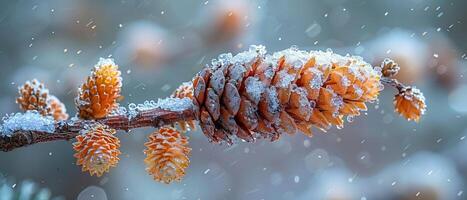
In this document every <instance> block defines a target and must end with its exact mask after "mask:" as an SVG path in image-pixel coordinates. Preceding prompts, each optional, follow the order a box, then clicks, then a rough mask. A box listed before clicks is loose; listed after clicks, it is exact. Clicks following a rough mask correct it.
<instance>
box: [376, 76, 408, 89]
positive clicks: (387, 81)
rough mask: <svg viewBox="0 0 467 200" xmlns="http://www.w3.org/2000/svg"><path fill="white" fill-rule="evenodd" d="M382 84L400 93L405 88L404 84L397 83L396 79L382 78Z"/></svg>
mask: <svg viewBox="0 0 467 200" xmlns="http://www.w3.org/2000/svg"><path fill="white" fill-rule="evenodd" d="M381 83H383V84H385V85H388V86H391V87H394V88H396V89H397V90H398V91H400V90H401V89H402V88H404V87H405V85H404V84H402V83H401V82H399V81H397V80H396V79H393V78H388V77H382V78H381Z"/></svg>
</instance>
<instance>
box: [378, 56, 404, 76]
mask: <svg viewBox="0 0 467 200" xmlns="http://www.w3.org/2000/svg"><path fill="white" fill-rule="evenodd" d="M381 69H382V73H383V76H384V77H394V76H396V75H397V73H398V72H399V70H400V69H401V68H400V67H399V64H397V63H396V62H394V61H393V60H391V59H389V58H386V59H384V61H383V62H382V63H381Z"/></svg>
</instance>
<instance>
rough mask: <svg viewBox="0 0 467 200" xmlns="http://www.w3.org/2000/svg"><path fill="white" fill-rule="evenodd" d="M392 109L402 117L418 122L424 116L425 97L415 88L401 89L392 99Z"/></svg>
mask: <svg viewBox="0 0 467 200" xmlns="http://www.w3.org/2000/svg"><path fill="white" fill-rule="evenodd" d="M394 107H395V111H396V112H398V113H399V114H400V115H402V116H403V117H405V118H407V119H408V120H414V121H416V122H418V121H419V120H420V117H421V116H422V115H423V114H425V110H426V104H425V97H424V96H423V93H422V92H420V90H419V89H417V88H415V87H403V88H402V89H400V91H399V93H398V94H396V96H395V97H394Z"/></svg>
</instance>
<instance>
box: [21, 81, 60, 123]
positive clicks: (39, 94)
mask: <svg viewBox="0 0 467 200" xmlns="http://www.w3.org/2000/svg"><path fill="white" fill-rule="evenodd" d="M18 93H19V97H18V98H17V99H16V103H17V104H19V107H20V108H21V110H23V111H28V110H36V111H38V112H39V113H40V114H41V115H43V116H53V117H54V119H55V120H65V119H68V114H67V113H66V108H65V105H64V104H63V103H62V102H60V100H59V99H58V98H57V97H55V96H53V95H50V94H49V90H48V89H47V88H46V87H45V86H44V84H42V83H41V82H39V81H38V80H36V79H34V80H32V81H27V82H26V83H25V84H24V85H22V86H21V87H19V88H18Z"/></svg>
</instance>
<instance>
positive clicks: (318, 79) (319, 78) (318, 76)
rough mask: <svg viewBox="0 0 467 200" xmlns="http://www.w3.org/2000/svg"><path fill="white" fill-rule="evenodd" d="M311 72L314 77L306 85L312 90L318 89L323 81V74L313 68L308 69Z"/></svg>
mask: <svg viewBox="0 0 467 200" xmlns="http://www.w3.org/2000/svg"><path fill="white" fill-rule="evenodd" d="M308 70H310V71H312V72H313V74H314V76H313V78H312V79H311V80H310V82H309V83H308V84H309V85H310V87H311V88H312V89H319V88H320V87H321V86H322V85H323V83H324V81H323V73H322V72H321V71H319V70H317V69H315V68H310V69H308Z"/></svg>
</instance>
